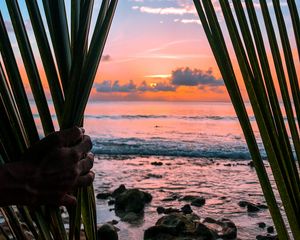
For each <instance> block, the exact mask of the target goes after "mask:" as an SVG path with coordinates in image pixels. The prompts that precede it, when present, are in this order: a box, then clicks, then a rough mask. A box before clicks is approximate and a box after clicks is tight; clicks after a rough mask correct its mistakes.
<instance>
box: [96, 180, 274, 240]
mask: <svg viewBox="0 0 300 240" xmlns="http://www.w3.org/2000/svg"><path fill="white" fill-rule="evenodd" d="M96 197H97V199H102V200H103V199H105V200H107V204H108V205H110V206H112V205H113V208H111V210H114V211H115V214H116V216H118V217H119V218H120V221H124V222H128V223H130V222H134V221H135V220H137V219H139V218H143V217H144V208H145V206H146V205H147V204H148V203H150V202H151V200H152V196H151V194H150V193H148V192H144V191H141V190H139V189H136V188H132V189H127V188H126V186H125V185H120V186H119V187H118V188H117V189H115V190H114V191H113V192H102V193H98V194H97V196H96ZM166 201H168V202H169V201H181V202H188V203H187V204H185V205H183V207H181V208H180V209H178V208H173V207H169V208H165V207H163V206H159V207H157V213H158V215H161V214H163V215H164V216H162V217H159V219H158V220H157V222H156V224H155V225H154V226H151V227H150V228H148V229H146V230H145V231H144V238H143V239H144V240H187V239H189V240H217V239H218V240H221V239H224V240H234V239H237V227H236V225H235V224H234V223H233V222H232V221H231V220H230V219H226V218H221V219H217V220H216V219H213V218H210V217H200V216H198V215H197V214H195V213H193V209H192V206H193V207H198V208H199V207H202V206H203V205H204V204H205V202H206V201H205V198H204V197H202V196H192V195H186V196H176V195H174V196H173V197H170V198H166V199H163V200H162V202H166ZM238 205H239V207H241V208H246V209H247V212H257V211H263V210H265V209H267V208H268V207H267V206H266V205H264V204H255V203H251V202H248V201H240V202H239V203H238ZM117 224H118V221H116V220H115V221H112V222H108V223H106V224H103V225H102V226H101V227H100V228H99V229H98V237H99V240H118V239H119V238H118V233H117V232H118V231H119V229H118V228H117V227H116V226H115V225H117ZM259 227H260V228H264V229H266V235H257V236H256V239H258V240H272V239H274V240H275V239H277V236H276V234H274V227H273V226H267V225H266V224H265V223H264V222H260V223H259Z"/></svg>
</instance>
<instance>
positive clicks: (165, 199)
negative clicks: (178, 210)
mask: <svg viewBox="0 0 300 240" xmlns="http://www.w3.org/2000/svg"><path fill="white" fill-rule="evenodd" d="M174 200H176V198H173V197H167V198H164V199H163V200H162V201H163V202H171V201H174Z"/></svg>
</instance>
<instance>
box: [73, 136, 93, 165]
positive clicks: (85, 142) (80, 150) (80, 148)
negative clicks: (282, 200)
mask: <svg viewBox="0 0 300 240" xmlns="http://www.w3.org/2000/svg"><path fill="white" fill-rule="evenodd" d="M92 147H93V144H92V141H91V138H90V137H89V136H87V135H84V136H83V139H82V141H81V142H79V143H78V144H77V145H75V146H73V147H71V148H70V149H71V150H72V151H74V152H76V153H77V154H79V155H81V158H83V157H84V155H85V154H86V153H88V152H89V151H90V150H91V149H92ZM81 158H80V159H81Z"/></svg>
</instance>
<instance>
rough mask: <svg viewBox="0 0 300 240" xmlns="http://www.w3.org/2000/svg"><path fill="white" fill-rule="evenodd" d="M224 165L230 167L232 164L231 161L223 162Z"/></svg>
mask: <svg viewBox="0 0 300 240" xmlns="http://www.w3.org/2000/svg"><path fill="white" fill-rule="evenodd" d="M223 165H224V166H225V167H231V166H232V164H231V163H225V164H223Z"/></svg>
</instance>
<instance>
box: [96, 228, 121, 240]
mask: <svg viewBox="0 0 300 240" xmlns="http://www.w3.org/2000/svg"><path fill="white" fill-rule="evenodd" d="M97 236H98V239H99V240H118V239H119V237H118V233H117V230H116V228H115V227H114V226H113V225H111V224H104V225H102V226H101V227H100V228H99V229H98V230H97Z"/></svg>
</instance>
